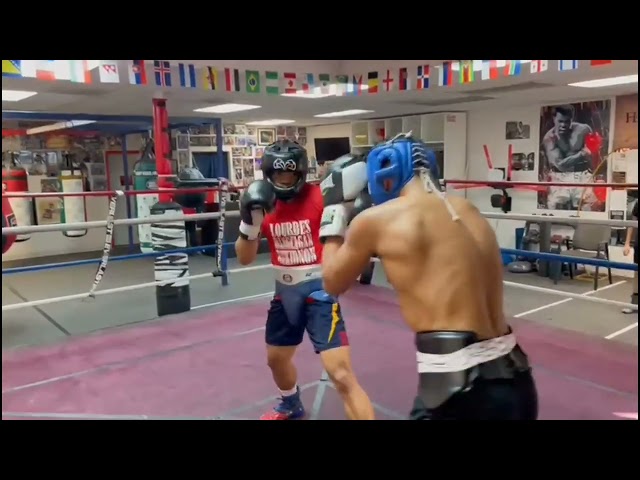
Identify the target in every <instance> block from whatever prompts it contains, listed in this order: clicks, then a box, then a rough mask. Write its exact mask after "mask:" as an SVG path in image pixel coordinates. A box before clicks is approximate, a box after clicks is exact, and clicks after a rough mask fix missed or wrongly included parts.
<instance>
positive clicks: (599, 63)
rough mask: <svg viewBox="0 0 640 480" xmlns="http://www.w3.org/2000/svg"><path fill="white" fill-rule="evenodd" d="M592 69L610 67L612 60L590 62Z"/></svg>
mask: <svg viewBox="0 0 640 480" xmlns="http://www.w3.org/2000/svg"><path fill="white" fill-rule="evenodd" d="M590 62H591V66H592V67H601V66H603V65H610V64H612V63H613V60H590Z"/></svg>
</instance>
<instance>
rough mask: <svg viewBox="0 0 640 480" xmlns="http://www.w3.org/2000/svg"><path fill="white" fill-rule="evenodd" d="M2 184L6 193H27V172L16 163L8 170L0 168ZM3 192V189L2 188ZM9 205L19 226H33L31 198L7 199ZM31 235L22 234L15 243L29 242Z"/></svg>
mask: <svg viewBox="0 0 640 480" xmlns="http://www.w3.org/2000/svg"><path fill="white" fill-rule="evenodd" d="M2 184H3V185H5V186H6V191H7V192H8V193H22V192H28V191H29V181H28V175H27V171H26V170H25V169H24V168H23V167H22V166H21V165H20V164H19V162H17V161H15V160H14V161H13V165H11V166H10V167H9V168H4V167H3V168H2ZM3 191H5V189H4V188H3ZM9 204H10V205H11V209H12V210H13V213H14V215H15V217H16V222H18V224H19V225H20V226H23V227H25V226H29V225H33V200H32V198H31V197H14V198H10V199H9ZM30 238H31V235H29V234H24V235H18V236H17V237H16V242H24V241H26V240H29V239H30Z"/></svg>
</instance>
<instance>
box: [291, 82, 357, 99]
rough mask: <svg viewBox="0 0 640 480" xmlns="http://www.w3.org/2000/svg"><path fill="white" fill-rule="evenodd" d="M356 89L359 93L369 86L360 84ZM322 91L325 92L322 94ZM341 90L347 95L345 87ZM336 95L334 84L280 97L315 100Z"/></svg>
mask: <svg viewBox="0 0 640 480" xmlns="http://www.w3.org/2000/svg"><path fill="white" fill-rule="evenodd" d="M358 88H359V89H360V90H361V91H365V90H369V85H367V84H364V83H363V84H361V85H359V86H358ZM323 89H324V90H325V91H324V92H323ZM341 89H342V90H343V91H344V90H346V92H347V93H350V92H349V89H348V88H347V87H346V86H342V87H341ZM337 94H338V85H337V84H335V83H332V84H330V85H327V86H326V87H324V88H323V87H315V88H313V89H312V90H311V91H310V92H305V91H304V90H296V93H281V94H280V96H282V97H293V98H308V99H316V98H326V97H333V96H336V95H337ZM340 94H341V95H343V93H342V92H340Z"/></svg>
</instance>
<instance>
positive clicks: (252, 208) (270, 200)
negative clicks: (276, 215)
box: [240, 180, 276, 240]
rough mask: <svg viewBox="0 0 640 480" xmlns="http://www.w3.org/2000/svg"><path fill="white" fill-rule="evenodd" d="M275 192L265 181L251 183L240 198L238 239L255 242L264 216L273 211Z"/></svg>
mask: <svg viewBox="0 0 640 480" xmlns="http://www.w3.org/2000/svg"><path fill="white" fill-rule="evenodd" d="M275 204H276V192H275V190H274V189H273V187H272V186H271V184H270V183H269V182H267V181H266V180H256V181H255V182H253V183H251V184H250V185H249V186H248V187H247V188H246V189H245V191H244V193H243V194H242V196H241V197H240V219H241V222H240V237H241V238H244V239H245V240H257V239H258V237H260V229H261V227H262V222H263V221H264V216H265V214H266V213H269V212H270V211H271V210H273V207H274V206H275Z"/></svg>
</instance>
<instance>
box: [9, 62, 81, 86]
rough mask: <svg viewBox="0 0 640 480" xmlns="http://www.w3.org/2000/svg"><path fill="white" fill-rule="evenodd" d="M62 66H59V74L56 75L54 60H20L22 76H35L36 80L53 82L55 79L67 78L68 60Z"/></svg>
mask: <svg viewBox="0 0 640 480" xmlns="http://www.w3.org/2000/svg"><path fill="white" fill-rule="evenodd" d="M62 66H63V68H59V70H60V73H61V75H56V60H21V63H20V67H21V68H20V71H21V73H22V76H23V77H25V78H36V79H38V80H46V81H49V82H53V81H55V80H69V74H68V71H69V64H68V62H67V64H66V65H62ZM65 73H66V75H65ZM60 77H62V78H60ZM65 77H66V78H65Z"/></svg>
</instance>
